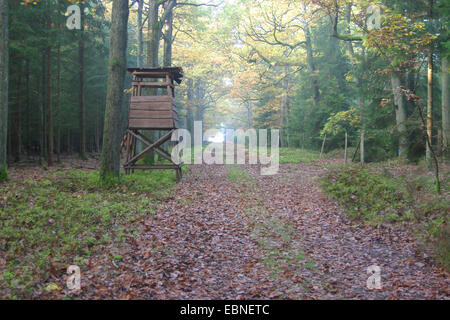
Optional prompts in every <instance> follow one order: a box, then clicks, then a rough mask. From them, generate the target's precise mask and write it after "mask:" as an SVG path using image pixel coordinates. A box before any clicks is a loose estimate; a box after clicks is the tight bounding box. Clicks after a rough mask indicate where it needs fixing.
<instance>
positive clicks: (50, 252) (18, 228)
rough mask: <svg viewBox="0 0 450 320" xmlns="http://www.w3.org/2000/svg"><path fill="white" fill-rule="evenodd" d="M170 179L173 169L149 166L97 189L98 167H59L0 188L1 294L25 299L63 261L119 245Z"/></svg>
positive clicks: (133, 231) (57, 271)
mask: <svg viewBox="0 0 450 320" xmlns="http://www.w3.org/2000/svg"><path fill="white" fill-rule="evenodd" d="M174 181H175V173H174V172H172V171H155V172H149V171H146V172H136V173H134V174H132V175H128V176H125V175H123V176H122V177H121V184H120V185H117V184H116V185H113V186H109V187H102V186H100V183H99V174H98V172H85V171H82V170H60V171H52V172H46V173H45V174H44V175H42V176H41V177H39V178H38V179H36V178H25V179H24V180H23V181H21V182H20V184H15V183H9V184H5V185H3V186H1V187H0V195H1V196H0V251H1V252H2V254H1V256H0V259H1V260H0V296H1V297H3V298H13V299H14V298H27V297H30V295H31V294H32V293H33V292H36V290H37V292H39V291H40V290H42V288H43V286H44V284H45V282H46V281H47V279H48V278H49V277H50V276H52V275H53V276H58V277H59V276H61V275H62V274H63V273H65V268H67V266H68V265H70V264H77V265H80V266H81V265H83V264H84V263H85V261H87V259H88V258H89V257H91V256H93V255H95V254H97V253H100V252H101V251H102V250H104V248H106V247H108V246H120V244H121V243H123V242H124V240H125V239H126V238H127V237H132V236H135V235H136V234H137V233H138V231H139V228H140V227H141V223H140V221H141V219H143V218H144V217H146V216H148V215H152V214H153V213H154V209H155V205H156V204H157V201H158V200H161V199H164V198H165V197H168V196H169V193H170V192H169V191H170V189H171V187H172V186H173V184H174Z"/></svg>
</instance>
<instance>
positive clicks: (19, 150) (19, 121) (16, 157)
mask: <svg viewBox="0 0 450 320" xmlns="http://www.w3.org/2000/svg"><path fill="white" fill-rule="evenodd" d="M22 74H23V71H22V63H20V67H19V75H18V77H19V78H18V80H17V92H18V95H19V96H18V97H17V117H16V149H15V152H14V162H19V161H20V156H21V154H22V114H23V108H22V101H23V99H22V97H23V95H22Z"/></svg>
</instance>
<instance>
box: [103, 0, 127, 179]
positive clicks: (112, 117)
mask: <svg viewBox="0 0 450 320" xmlns="http://www.w3.org/2000/svg"><path fill="white" fill-rule="evenodd" d="M127 27H128V1H127V0H114V2H113V8H112V18H111V40H110V49H109V72H108V89H107V95H106V110H105V125H104V132H103V148H102V155H101V168H100V178H101V181H102V182H103V183H104V184H109V183H112V182H114V181H117V180H119V176H120V142H121V139H122V132H121V131H120V130H117V128H120V123H121V106H122V102H123V96H124V94H123V89H124V80H125V72H126V68H127V61H126V58H127V36H128V35H127Z"/></svg>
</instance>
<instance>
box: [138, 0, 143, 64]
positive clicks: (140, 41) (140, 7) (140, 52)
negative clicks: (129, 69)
mask: <svg viewBox="0 0 450 320" xmlns="http://www.w3.org/2000/svg"><path fill="white" fill-rule="evenodd" d="M143 10H144V0H138V57H137V66H138V68H142V67H143V66H144V59H143V57H144V37H143V32H142V28H143V25H142V12H143Z"/></svg>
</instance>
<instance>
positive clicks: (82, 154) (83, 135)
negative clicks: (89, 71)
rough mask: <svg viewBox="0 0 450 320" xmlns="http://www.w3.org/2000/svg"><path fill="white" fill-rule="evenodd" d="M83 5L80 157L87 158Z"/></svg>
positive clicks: (82, 11)
mask: <svg viewBox="0 0 450 320" xmlns="http://www.w3.org/2000/svg"><path fill="white" fill-rule="evenodd" d="M80 7H81V30H80V40H79V42H78V59H79V61H78V62H79V64H80V74H79V76H80V91H79V97H78V99H79V104H80V105H79V122H80V158H82V159H84V158H86V128H85V110H84V107H85V106H84V98H85V97H84V5H83V4H80Z"/></svg>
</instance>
